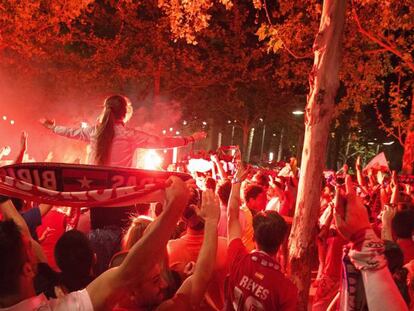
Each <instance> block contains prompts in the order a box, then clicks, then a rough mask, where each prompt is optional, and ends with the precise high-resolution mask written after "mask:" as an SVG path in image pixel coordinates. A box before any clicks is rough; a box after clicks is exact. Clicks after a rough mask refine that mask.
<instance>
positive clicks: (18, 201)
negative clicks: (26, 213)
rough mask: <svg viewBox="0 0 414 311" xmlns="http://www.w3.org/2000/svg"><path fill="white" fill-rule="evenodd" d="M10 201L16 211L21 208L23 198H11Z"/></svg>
mask: <svg viewBox="0 0 414 311" xmlns="http://www.w3.org/2000/svg"><path fill="white" fill-rule="evenodd" d="M11 201H12V202H13V205H14V207H15V208H16V210H17V211H18V212H20V211H22V210H23V207H24V200H22V199H19V198H11Z"/></svg>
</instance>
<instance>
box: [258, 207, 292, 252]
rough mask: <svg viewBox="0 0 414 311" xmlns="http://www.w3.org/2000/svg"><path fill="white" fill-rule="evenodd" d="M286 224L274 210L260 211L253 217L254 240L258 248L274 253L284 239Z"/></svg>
mask: <svg viewBox="0 0 414 311" xmlns="http://www.w3.org/2000/svg"><path fill="white" fill-rule="evenodd" d="M287 229H288V226H287V224H286V222H285V220H284V219H283V217H282V216H280V215H279V214H278V213H277V212H275V211H262V212H259V213H257V214H256V215H255V216H254V217H253V230H254V240H255V241H256V243H257V245H258V247H259V249H260V250H262V251H264V252H266V253H268V254H275V253H276V252H277V250H278V248H279V246H280V244H282V242H283V240H284V239H285V236H286V233H287Z"/></svg>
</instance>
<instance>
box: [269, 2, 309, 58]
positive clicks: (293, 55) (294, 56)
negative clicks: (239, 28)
mask: <svg viewBox="0 0 414 311" xmlns="http://www.w3.org/2000/svg"><path fill="white" fill-rule="evenodd" d="M263 8H264V10H265V14H266V18H267V21H268V23H269V24H270V25H271V26H273V23H272V20H271V19H270V15H269V11H268V9H267V2H266V0H264V1H263ZM278 38H279V40H280V41H281V42H282V45H283V47H284V48H285V50H286V52H288V53H289V54H290V55H291V56H292V57H293V58H296V59H306V58H308V59H311V58H312V56H313V52H310V53H309V54H305V55H298V54H296V53H295V52H293V51H292V50H291V49H290V48H289V47H288V46H287V44H286V43H285V40H284V39H282V37H281V35H280V34H278Z"/></svg>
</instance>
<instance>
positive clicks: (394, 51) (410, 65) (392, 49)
mask: <svg viewBox="0 0 414 311" xmlns="http://www.w3.org/2000/svg"><path fill="white" fill-rule="evenodd" d="M352 13H353V15H354V19H355V22H356V24H357V26H358V30H359V32H360V33H361V34H363V35H364V36H366V37H367V38H369V39H370V40H371V41H373V42H375V43H376V44H378V45H379V46H381V47H383V48H384V49H385V50H386V51H388V52H390V53H392V54H394V55H395V56H397V57H398V58H400V59H401V60H402V62H403V63H405V64H406V65H407V67H408V68H409V69H411V70H412V71H414V62H410V61H407V59H406V58H404V55H403V53H402V52H401V51H399V50H398V48H397V47H396V46H394V45H393V44H391V43H390V42H389V41H388V40H387V39H386V38H384V40H385V41H387V42H388V44H387V43H384V42H383V41H382V40H380V39H378V38H377V36H375V35H374V34H372V33H370V32H368V31H367V30H365V29H364V28H363V27H362V25H361V22H360V20H359V16H358V14H357V11H356V9H355V6H354V1H352Z"/></svg>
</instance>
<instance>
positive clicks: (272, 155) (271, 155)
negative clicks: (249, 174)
mask: <svg viewBox="0 0 414 311" xmlns="http://www.w3.org/2000/svg"><path fill="white" fill-rule="evenodd" d="M273 157H274V153H273V152H269V162H272V161H273Z"/></svg>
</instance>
